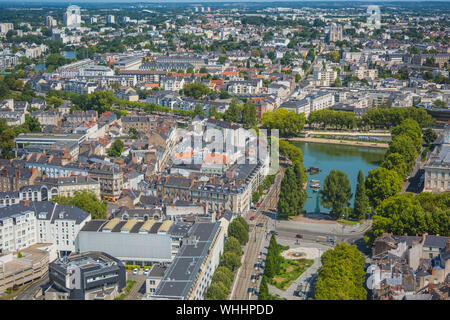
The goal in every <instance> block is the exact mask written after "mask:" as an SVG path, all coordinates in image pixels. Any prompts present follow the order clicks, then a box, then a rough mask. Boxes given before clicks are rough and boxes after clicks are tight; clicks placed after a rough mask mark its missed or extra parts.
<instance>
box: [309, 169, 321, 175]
mask: <svg viewBox="0 0 450 320" xmlns="http://www.w3.org/2000/svg"><path fill="white" fill-rule="evenodd" d="M308 172H309V173H310V174H315V173H319V172H320V169H319V168H317V167H309V169H308Z"/></svg>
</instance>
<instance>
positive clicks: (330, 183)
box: [320, 170, 352, 218]
mask: <svg viewBox="0 0 450 320" xmlns="http://www.w3.org/2000/svg"><path fill="white" fill-rule="evenodd" d="M351 197H352V188H351V185H350V180H349V179H348V177H347V175H346V174H345V172H343V171H340V170H331V171H330V174H329V175H328V176H327V177H326V178H325V181H324V184H323V189H322V190H320V200H321V204H322V205H323V206H324V207H325V208H331V211H330V215H331V216H333V217H334V218H340V217H342V215H343V214H344V213H345V212H346V209H347V208H348V206H349V201H350V199H351Z"/></svg>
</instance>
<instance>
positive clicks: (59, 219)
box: [0, 201, 91, 254]
mask: <svg viewBox="0 0 450 320" xmlns="http://www.w3.org/2000/svg"><path fill="white" fill-rule="evenodd" d="M90 220H91V215H90V214H89V213H87V212H85V211H83V210H81V209H79V208H77V207H74V206H65V205H58V204H57V203H56V202H48V201H35V202H29V201H27V202H25V203H19V204H15V205H11V206H7V207H2V208H0V249H2V250H3V251H4V252H14V251H18V250H20V249H22V248H26V247H28V246H30V245H33V244H35V243H52V244H54V245H55V248H56V250H57V251H58V252H60V253H62V254H66V253H70V252H72V251H75V239H76V237H77V235H78V232H79V231H80V230H81V228H83V226H84V225H85V224H86V222H88V221H90Z"/></svg>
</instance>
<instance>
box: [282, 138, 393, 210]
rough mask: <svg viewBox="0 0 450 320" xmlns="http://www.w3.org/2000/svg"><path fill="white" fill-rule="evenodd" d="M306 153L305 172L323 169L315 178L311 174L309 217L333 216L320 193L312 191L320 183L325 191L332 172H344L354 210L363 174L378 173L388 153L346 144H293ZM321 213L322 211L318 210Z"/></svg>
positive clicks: (307, 208)
mask: <svg viewBox="0 0 450 320" xmlns="http://www.w3.org/2000/svg"><path fill="white" fill-rule="evenodd" d="M291 143H292V144H294V145H295V146H297V147H299V148H300V149H301V150H302V152H303V159H304V160H303V162H304V165H305V168H306V169H308V168H310V167H316V168H319V169H320V171H319V172H318V173H315V174H310V173H308V185H307V188H306V193H307V195H308V198H307V199H306V202H305V205H304V209H305V210H306V212H307V213H315V212H317V211H319V212H321V213H329V211H330V209H326V208H324V207H322V205H321V204H320V199H319V192H314V190H313V189H312V188H311V187H310V182H311V180H318V183H319V185H320V187H321V188H322V187H323V182H324V181H325V178H326V177H327V175H328V174H329V173H330V171H331V170H333V169H335V170H341V171H344V172H345V173H346V174H347V176H348V178H349V180H350V184H351V188H352V199H351V200H350V206H351V207H353V202H354V196H355V191H356V184H357V178H358V172H359V170H362V172H363V173H364V175H365V176H367V174H368V172H369V170H371V169H376V168H377V167H378V166H379V165H380V164H381V162H382V161H383V159H384V155H385V153H386V149H384V148H379V147H378V148H377V147H373V146H362V145H357V146H355V145H345V144H323V143H311V142H304V141H291ZM317 209H319V210H317Z"/></svg>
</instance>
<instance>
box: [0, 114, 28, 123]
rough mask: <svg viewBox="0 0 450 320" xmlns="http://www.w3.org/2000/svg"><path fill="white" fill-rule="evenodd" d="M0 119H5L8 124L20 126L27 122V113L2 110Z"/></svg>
mask: <svg viewBox="0 0 450 320" xmlns="http://www.w3.org/2000/svg"><path fill="white" fill-rule="evenodd" d="M0 119H5V120H6V124H7V125H8V126H20V125H22V124H24V123H25V113H23V112H16V111H9V110H0Z"/></svg>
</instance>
